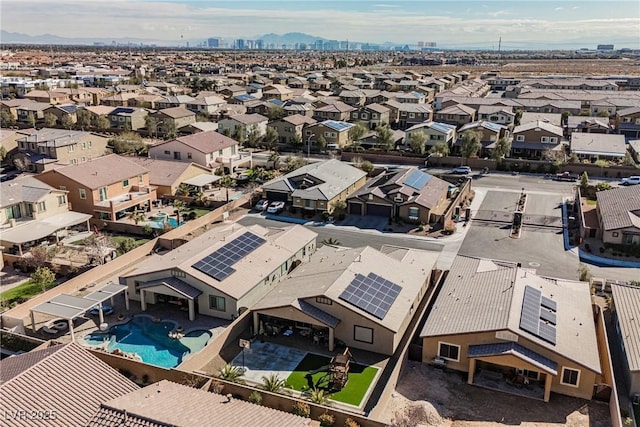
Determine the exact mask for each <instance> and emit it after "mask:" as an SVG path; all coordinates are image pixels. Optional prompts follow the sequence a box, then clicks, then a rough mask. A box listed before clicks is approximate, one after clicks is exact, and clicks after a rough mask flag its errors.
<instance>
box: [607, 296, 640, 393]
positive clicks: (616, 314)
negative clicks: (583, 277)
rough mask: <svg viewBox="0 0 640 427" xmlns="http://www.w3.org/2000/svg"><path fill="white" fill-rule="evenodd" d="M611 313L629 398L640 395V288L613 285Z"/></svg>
mask: <svg viewBox="0 0 640 427" xmlns="http://www.w3.org/2000/svg"><path fill="white" fill-rule="evenodd" d="M611 292H612V294H613V295H612V296H613V298H612V299H611V300H612V303H611V312H612V313H613V316H612V317H613V324H614V325H615V330H616V334H617V335H618V340H619V343H620V352H621V353H622V360H623V363H624V365H623V366H622V372H623V375H624V377H625V380H626V384H627V386H628V389H627V390H626V391H627V392H628V396H629V397H633V396H638V395H640V328H639V327H638V319H640V287H638V286H632V285H618V284H612V285H611Z"/></svg>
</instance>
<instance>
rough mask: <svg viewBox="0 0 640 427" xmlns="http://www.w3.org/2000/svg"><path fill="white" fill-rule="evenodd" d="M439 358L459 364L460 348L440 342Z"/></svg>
mask: <svg viewBox="0 0 640 427" xmlns="http://www.w3.org/2000/svg"><path fill="white" fill-rule="evenodd" d="M438 356H440V357H442V358H443V359H447V360H452V361H454V362H459V361H460V346H459V345H454V344H448V343H446V342H440V343H439V344H438Z"/></svg>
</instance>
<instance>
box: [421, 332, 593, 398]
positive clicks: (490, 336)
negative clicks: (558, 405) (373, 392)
mask: <svg viewBox="0 0 640 427" xmlns="http://www.w3.org/2000/svg"><path fill="white" fill-rule="evenodd" d="M440 342H445V343H448V344H454V345H458V346H460V351H459V356H460V357H459V361H452V360H447V367H448V368H451V369H455V370H458V371H463V372H468V370H469V358H467V351H468V349H469V346H470V345H477V344H489V343H496V342H502V341H501V340H500V339H498V338H496V333H495V332H482V333H477V334H461V335H447V336H439V337H425V338H423V347H422V362H423V363H431V362H432V361H433V359H434V358H435V357H437V356H438V349H439V343H440ZM518 343H519V344H520V345H522V346H524V347H526V348H529V349H531V350H532V351H535V352H536V353H538V354H540V355H542V356H544V357H547V358H549V359H551V360H553V361H555V362H556V363H557V364H558V367H557V369H558V375H556V376H554V377H553V381H552V383H551V391H553V392H556V393H560V394H564V395H567V396H573V397H579V398H582V399H591V397H592V394H593V386H594V384H596V383H597V382H600V375H599V374H597V373H595V372H593V371H591V370H589V369H588V368H586V367H584V366H581V365H579V364H577V363H575V362H573V361H571V360H569V359H567V358H565V357H562V356H560V355H557V354H555V353H553V352H551V351H550V350H548V349H546V348H544V347H542V346H540V345H538V344H536V343H533V342H531V341H528V340H526V339H524V338H522V337H519V340H518ZM481 359H484V360H486V361H489V362H490V363H496V364H499V363H500V362H502V363H505V364H507V363H510V364H509V365H506V366H512V365H513V364H514V363H512V362H513V360H512V359H507V358H506V357H505V356H502V358H500V357H491V358H481ZM520 363H524V362H520ZM512 367H516V368H521V366H512ZM563 367H567V368H571V369H576V370H579V371H580V379H579V384H578V387H572V386H568V385H563V384H561V383H560V380H561V376H562V368H563ZM523 369H529V370H534V371H540V370H539V369H536V368H535V367H533V366H530V367H525V368H523ZM540 372H542V371H540Z"/></svg>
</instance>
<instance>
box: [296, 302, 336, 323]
mask: <svg viewBox="0 0 640 427" xmlns="http://www.w3.org/2000/svg"><path fill="white" fill-rule="evenodd" d="M292 305H293V306H294V307H295V308H297V309H298V310H300V311H301V312H303V313H305V314H307V315H309V316H311V317H313V318H314V319H316V320H318V321H319V322H322V323H323V324H325V325H327V326H329V327H330V328H335V327H336V326H338V323H340V319H338V318H336V317H334V316H332V315H331V314H329V313H327V312H326V311H324V310H321V309H319V308H318V307H316V306H313V305H311V304H309V303H308V302H305V301H303V300H301V299H298V300H296V301H294V302H293V304H292Z"/></svg>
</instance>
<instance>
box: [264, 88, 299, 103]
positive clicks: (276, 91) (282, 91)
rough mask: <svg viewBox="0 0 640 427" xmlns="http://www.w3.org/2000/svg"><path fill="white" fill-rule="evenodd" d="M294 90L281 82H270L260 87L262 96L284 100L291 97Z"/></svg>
mask: <svg viewBox="0 0 640 427" xmlns="http://www.w3.org/2000/svg"><path fill="white" fill-rule="evenodd" d="M293 96H294V92H293V90H291V89H290V88H288V87H287V86H285V85H281V84H272V85H269V86H265V87H264V88H263V89H262V97H263V98H264V99H267V100H269V99H277V100H279V101H286V100H288V99H291V98H293Z"/></svg>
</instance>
